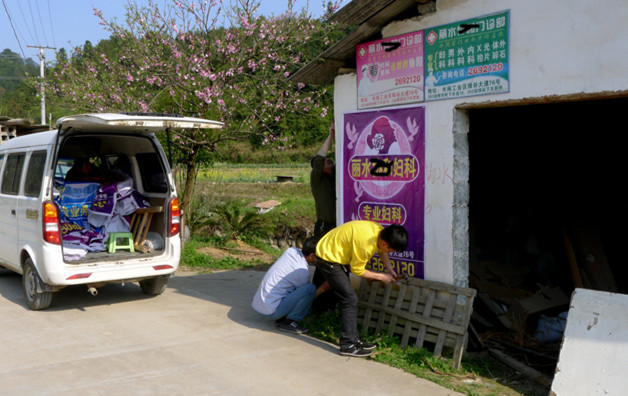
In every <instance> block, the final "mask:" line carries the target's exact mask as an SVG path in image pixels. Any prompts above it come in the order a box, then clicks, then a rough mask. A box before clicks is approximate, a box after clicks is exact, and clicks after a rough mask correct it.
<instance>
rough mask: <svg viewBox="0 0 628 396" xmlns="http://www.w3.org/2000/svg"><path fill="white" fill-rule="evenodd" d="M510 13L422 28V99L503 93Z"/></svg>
mask: <svg viewBox="0 0 628 396" xmlns="http://www.w3.org/2000/svg"><path fill="white" fill-rule="evenodd" d="M509 19H510V12H509V11H503V12H500V13H497V14H492V15H487V16H483V17H479V18H474V19H469V20H466V21H463V22H455V23H451V24H448V25H443V26H437V27H433V28H430V29H426V30H425V100H426V101H432V100H444V99H451V98H460V97H463V96H475V95H489V94H498V93H506V92H509V90H510V83H509V79H508V25H509Z"/></svg>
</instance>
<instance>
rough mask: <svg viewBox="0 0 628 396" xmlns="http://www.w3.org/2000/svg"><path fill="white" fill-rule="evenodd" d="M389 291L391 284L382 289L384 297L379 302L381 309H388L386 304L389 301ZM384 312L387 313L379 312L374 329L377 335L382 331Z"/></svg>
mask: <svg viewBox="0 0 628 396" xmlns="http://www.w3.org/2000/svg"><path fill="white" fill-rule="evenodd" d="M377 283H379V282H377ZM372 287H379V285H377V286H372ZM391 291H392V284H390V283H389V284H387V285H386V287H385V288H384V297H383V298H382V302H381V306H382V307H385V308H388V302H389V301H390V293H391ZM386 312H388V310H380V314H379V318H378V321H377V326H376V327H375V333H379V332H381V331H382V330H383V329H384V320H385V319H386Z"/></svg>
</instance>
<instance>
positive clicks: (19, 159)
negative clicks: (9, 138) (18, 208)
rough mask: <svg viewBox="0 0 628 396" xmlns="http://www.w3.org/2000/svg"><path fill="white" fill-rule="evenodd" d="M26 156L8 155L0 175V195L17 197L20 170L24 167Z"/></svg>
mask: <svg viewBox="0 0 628 396" xmlns="http://www.w3.org/2000/svg"><path fill="white" fill-rule="evenodd" d="M25 156H26V154H24V153H20V154H9V155H8V156H7V159H6V161H7V163H6V165H5V167H4V173H3V174H2V188H0V191H1V192H2V194H10V195H17V193H18V190H19V188H20V181H21V178H22V168H23V167H24V157H25Z"/></svg>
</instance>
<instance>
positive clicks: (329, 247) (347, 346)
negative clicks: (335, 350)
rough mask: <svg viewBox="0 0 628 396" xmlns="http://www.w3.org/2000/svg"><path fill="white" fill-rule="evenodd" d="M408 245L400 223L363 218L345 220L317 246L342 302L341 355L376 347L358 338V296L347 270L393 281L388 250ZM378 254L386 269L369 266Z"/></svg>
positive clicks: (321, 266) (318, 262)
mask: <svg viewBox="0 0 628 396" xmlns="http://www.w3.org/2000/svg"><path fill="white" fill-rule="evenodd" d="M407 247H408V232H407V231H406V229H405V228H403V227H402V226H400V225H390V226H388V227H386V228H384V227H383V226H382V225H380V224H378V223H375V222H372V221H364V220H356V221H350V222H348V223H345V224H343V225H341V226H338V227H336V228H334V229H333V230H331V231H329V232H328V233H327V234H325V235H324V236H323V237H322V238H321V240H320V241H319V242H318V244H317V245H316V266H317V268H318V269H319V270H320V271H321V272H322V274H323V275H324V276H325V279H327V282H328V283H329V285H330V286H331V289H332V290H334V291H335V292H336V295H337V296H338V298H339V301H340V313H341V315H342V319H341V325H342V328H341V333H340V354H341V355H347V356H354V357H365V356H369V355H370V354H371V353H372V350H373V349H375V347H376V346H375V345H374V344H370V343H366V342H362V341H360V340H359V339H358V297H357V296H356V294H355V291H354V290H353V288H352V287H351V282H350V280H349V278H348V277H347V274H346V272H347V271H349V270H351V273H352V274H353V275H356V276H360V277H362V278H366V279H372V280H377V281H380V282H382V283H384V284H387V283H390V282H393V281H394V280H395V279H396V276H397V273H396V272H395V270H394V269H393V267H392V265H391V263H390V258H389V257H388V253H391V252H402V251H404V250H406V248H407ZM375 253H378V254H379V257H380V259H381V260H382V262H383V263H384V266H385V267H386V270H387V272H385V273H382V272H374V271H370V270H367V269H366V264H367V263H368V261H369V260H370V259H371V257H373V255H375Z"/></svg>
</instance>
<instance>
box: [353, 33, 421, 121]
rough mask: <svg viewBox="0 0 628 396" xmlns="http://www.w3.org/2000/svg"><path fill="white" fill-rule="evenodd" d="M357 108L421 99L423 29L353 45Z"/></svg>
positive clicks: (391, 104) (419, 100)
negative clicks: (356, 78)
mask: <svg viewBox="0 0 628 396" xmlns="http://www.w3.org/2000/svg"><path fill="white" fill-rule="evenodd" d="M356 67H357V73H358V109H368V108H374V107H383V106H400V105H404V104H408V103H416V102H422V101H423V100H424V94H423V70H424V68H423V32H422V31H421V32H413V33H408V34H404V35H401V36H395V37H389V38H386V39H384V40H377V41H372V42H369V43H363V44H358V45H357V46H356Z"/></svg>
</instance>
